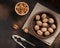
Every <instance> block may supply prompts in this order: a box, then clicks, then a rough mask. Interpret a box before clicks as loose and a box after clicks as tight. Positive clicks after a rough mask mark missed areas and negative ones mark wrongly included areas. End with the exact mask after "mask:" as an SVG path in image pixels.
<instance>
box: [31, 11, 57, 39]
mask: <svg viewBox="0 0 60 48" xmlns="http://www.w3.org/2000/svg"><path fill="white" fill-rule="evenodd" d="M30 23H31V24H30V28H31V30H32V32H33V33H34V35H35V36H37V37H38V38H48V37H51V36H53V35H54V33H56V31H57V27H58V25H57V24H58V23H57V19H56V18H55V16H54V15H52V14H50V13H47V12H39V13H37V14H35V15H34V16H33V18H32V20H31V22H30Z"/></svg>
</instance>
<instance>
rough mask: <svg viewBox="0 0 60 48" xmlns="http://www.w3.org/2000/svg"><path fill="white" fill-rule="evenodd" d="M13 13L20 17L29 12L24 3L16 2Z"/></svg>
mask: <svg viewBox="0 0 60 48" xmlns="http://www.w3.org/2000/svg"><path fill="white" fill-rule="evenodd" d="M15 12H16V13H17V14H18V15H21V16H23V15H26V14H27V13H28V12H29V6H28V4H27V3H26V2H18V3H17V4H16V5H15Z"/></svg>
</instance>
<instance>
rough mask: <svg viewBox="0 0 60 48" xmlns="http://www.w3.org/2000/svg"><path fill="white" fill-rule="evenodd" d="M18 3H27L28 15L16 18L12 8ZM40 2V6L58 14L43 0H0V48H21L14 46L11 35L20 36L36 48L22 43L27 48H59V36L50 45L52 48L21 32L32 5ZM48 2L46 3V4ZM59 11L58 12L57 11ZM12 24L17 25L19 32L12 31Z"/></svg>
mask: <svg viewBox="0 0 60 48" xmlns="http://www.w3.org/2000/svg"><path fill="white" fill-rule="evenodd" d="M19 1H25V2H27V3H28V5H29V7H30V10H29V13H28V14H27V15H25V16H23V17H20V16H18V15H17V14H16V13H15V11H14V7H15V4H16V3H17V2H19ZM37 2H40V3H41V4H43V5H45V6H47V7H48V8H50V9H53V10H54V11H56V12H58V13H60V12H59V11H60V10H59V9H56V8H54V7H52V5H51V4H50V3H52V2H48V1H43V0H41V1H40V0H29V1H28V0H6V1H5V0H0V48H22V47H21V46H20V45H18V44H16V43H15V42H14V40H13V39H12V38H11V36H12V35H13V34H17V35H20V36H22V37H24V38H26V39H27V40H29V41H30V42H32V43H34V44H36V47H33V46H31V45H29V44H27V43H25V42H22V43H23V44H24V45H25V46H26V47H27V48H28V47H30V48H60V46H59V45H60V34H59V35H58V37H57V38H56V40H55V41H54V43H53V44H52V46H48V45H46V44H44V43H43V42H41V41H40V40H38V39H36V38H35V37H33V36H31V35H30V34H26V33H24V32H23V31H22V29H21V28H22V26H23V25H24V23H25V21H26V20H27V18H28V17H29V15H30V13H31V12H32V10H33V8H34V5H35V4H36V3H37ZM47 2H48V3H47ZM47 4H49V5H47ZM58 10H59V11H58ZM13 24H18V25H19V28H20V29H19V30H14V29H12V25H13Z"/></svg>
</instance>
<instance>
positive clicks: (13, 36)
mask: <svg viewBox="0 0 60 48" xmlns="http://www.w3.org/2000/svg"><path fill="white" fill-rule="evenodd" d="M15 37H16V38H19V36H17V35H12V38H13V39H14V41H15V42H16V43H18V44H19V45H20V46H22V47H23V48H26V47H25V46H24V45H23V44H22V43H21V42H18V41H17V39H16V38H15Z"/></svg>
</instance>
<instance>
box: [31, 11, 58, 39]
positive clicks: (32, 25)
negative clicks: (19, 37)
mask: <svg viewBox="0 0 60 48" xmlns="http://www.w3.org/2000/svg"><path fill="white" fill-rule="evenodd" d="M42 13H45V14H47V15H48V16H49V17H51V18H53V19H54V21H55V22H54V24H55V25H56V29H55V30H54V32H53V33H52V34H50V35H49V36H43V35H38V34H37V33H36V31H35V30H34V26H35V16H36V15H41V14H42ZM57 27H58V21H57V19H56V17H55V16H54V15H52V14H50V13H47V12H39V13H37V14H35V15H34V16H33V17H32V19H31V21H30V29H31V31H32V32H31V34H32V35H33V36H35V37H37V38H43V39H44V38H49V37H51V36H53V35H54V34H55V33H56V32H57Z"/></svg>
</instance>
